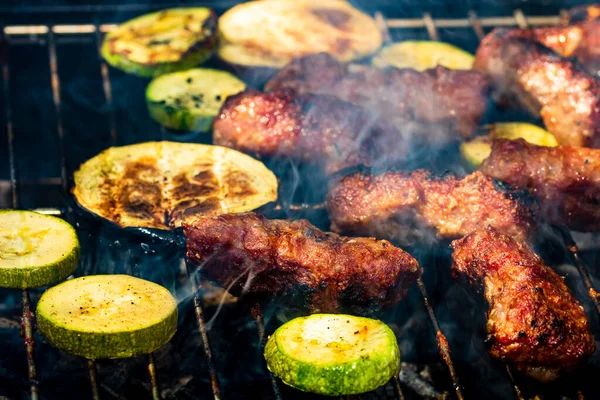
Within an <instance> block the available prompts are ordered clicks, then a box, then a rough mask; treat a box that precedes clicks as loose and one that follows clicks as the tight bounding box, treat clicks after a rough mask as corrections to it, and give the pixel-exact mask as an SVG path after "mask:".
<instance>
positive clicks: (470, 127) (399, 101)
mask: <svg viewBox="0 0 600 400" xmlns="http://www.w3.org/2000/svg"><path fill="white" fill-rule="evenodd" d="M282 88H288V89H293V90H294V91H295V92H297V93H324V94H332V95H335V96H337V97H339V98H340V99H342V100H346V101H349V102H351V103H353V104H356V105H359V106H361V107H364V108H366V109H367V110H369V111H370V112H371V113H373V114H374V115H378V116H381V117H382V118H383V119H385V120H386V121H388V122H390V123H392V124H393V125H394V126H395V127H396V128H397V129H398V130H399V131H400V133H401V134H402V135H403V137H405V138H410V139H414V140H418V141H425V142H428V143H434V144H442V143H445V142H448V141H451V140H456V139H458V138H461V137H462V138H469V137H471V136H472V135H473V134H474V133H475V131H476V128H477V126H478V125H479V122H480V121H481V118H482V117H483V114H484V113H485V108H486V94H487V90H488V86H487V82H486V80H485V78H484V77H483V75H482V74H480V73H478V72H475V71H453V70H449V69H447V68H444V67H438V68H435V69H431V70H427V71H424V72H417V71H414V70H410V69H397V68H386V69H379V68H375V67H369V66H350V67H349V66H347V65H345V64H341V63H340V62H339V61H337V60H336V59H334V58H333V57H332V56H330V55H328V54H325V53H321V54H315V55H310V56H305V57H302V58H297V59H295V60H294V61H292V62H291V63H290V64H288V65H287V66H285V67H284V68H283V69H282V70H281V71H279V73H277V75H275V77H273V78H272V79H271V81H269V82H268V83H267V85H266V87H265V89H266V90H279V89H282Z"/></svg>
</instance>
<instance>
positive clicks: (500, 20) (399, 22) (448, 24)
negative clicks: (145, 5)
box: [4, 10, 563, 36]
mask: <svg viewBox="0 0 600 400" xmlns="http://www.w3.org/2000/svg"><path fill="white" fill-rule="evenodd" d="M517 11H518V12H520V14H519V16H518V17H517V18H519V19H518V20H517V21H516V20H515V15H513V16H510V17H487V18H480V19H479V21H480V24H481V26H482V27H483V28H493V27H502V26H521V23H522V22H525V23H526V25H528V26H541V25H559V24H560V23H561V21H562V20H563V19H561V17H560V16H532V17H527V18H526V17H525V15H524V14H523V12H522V11H520V10H517ZM385 23H386V25H387V27H388V28H393V29H396V28H427V27H428V25H432V26H435V27H437V28H469V27H471V21H470V18H456V19H446V18H437V19H433V18H432V17H431V15H430V14H429V13H425V14H424V17H423V18H410V19H400V18H389V19H385ZM116 27H117V24H101V25H92V24H69V25H54V26H53V27H51V28H49V27H48V26H45V25H10V26H5V27H4V32H5V33H6V35H9V36H36V35H42V36H43V35H48V34H49V33H50V32H53V33H55V34H60V35H77V34H86V33H95V32H97V31H98V30H100V31H101V32H102V33H106V32H110V31H111V30H113V29H115V28H116Z"/></svg>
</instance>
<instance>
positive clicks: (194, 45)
mask: <svg viewBox="0 0 600 400" xmlns="http://www.w3.org/2000/svg"><path fill="white" fill-rule="evenodd" d="M216 29H217V16H216V14H215V13H214V12H213V11H212V10H211V9H209V8H204V7H196V8H173V9H169V10H163V11H158V12H154V13H151V14H147V15H142V16H141V17H137V18H134V19H132V20H130V21H127V22H125V23H123V24H121V25H119V26H117V28H116V29H114V30H113V31H111V32H109V33H108V34H107V35H106V37H105V38H104V42H103V43H102V48H101V53H102V56H103V57H104V59H105V60H106V62H107V63H109V64H110V65H112V66H113V67H116V68H119V69H122V70H123V71H125V72H129V73H132V74H135V75H139V76H144V77H152V76H158V75H161V74H164V73H167V72H173V71H182V70H185V69H188V68H191V67H195V66H197V65H199V64H201V63H202V62H204V61H205V60H207V59H208V58H209V57H210V56H211V55H212V53H213V51H214V47H215V45H216Z"/></svg>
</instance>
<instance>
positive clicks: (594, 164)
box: [480, 139, 600, 232]
mask: <svg viewBox="0 0 600 400" xmlns="http://www.w3.org/2000/svg"><path fill="white" fill-rule="evenodd" d="M480 171H481V172H483V173H484V174H486V175H488V176H491V177H493V178H496V179H500V180H502V181H504V182H507V183H509V184H511V185H514V186H516V187H519V188H521V189H529V190H530V191H531V193H532V194H534V195H535V196H536V197H537V198H538V199H539V202H540V206H541V214H542V216H543V217H544V218H545V219H546V220H548V221H549V222H552V223H554V224H558V225H565V226H567V227H569V228H570V229H574V230H576V231H582V232H594V231H599V230H600V207H599V205H600V149H588V148H584V147H573V146H559V147H544V146H536V145H534V144H531V143H527V142H526V141H524V140H522V139H520V140H516V141H510V140H496V141H494V143H493V145H492V154H491V155H490V156H489V157H488V158H487V159H486V160H485V161H484V162H483V164H482V165H481V168H480Z"/></svg>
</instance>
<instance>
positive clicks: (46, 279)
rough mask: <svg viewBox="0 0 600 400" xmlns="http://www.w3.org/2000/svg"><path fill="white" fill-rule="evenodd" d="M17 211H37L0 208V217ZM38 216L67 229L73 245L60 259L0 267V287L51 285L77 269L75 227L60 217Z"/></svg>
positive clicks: (79, 249) (15, 287) (77, 255)
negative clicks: (40, 263)
mask: <svg viewBox="0 0 600 400" xmlns="http://www.w3.org/2000/svg"><path fill="white" fill-rule="evenodd" d="M17 212H18V213H30V214H35V215H37V213H33V212H31V211H20V210H0V218H3V214H4V215H8V214H11V213H17ZM38 218H43V219H55V220H57V222H58V223H59V224H60V225H61V227H62V228H64V229H67V230H68V232H69V233H70V236H71V240H72V241H73V244H74V246H73V247H72V248H70V249H69V252H68V253H67V254H66V255H64V256H62V258H61V259H60V260H56V261H53V262H50V263H48V264H43V265H35V266H29V267H19V268H12V267H8V268H1V267H0V287H3V288H9V289H27V288H38V287H42V286H47V285H52V284H56V283H58V282H60V281H63V280H65V279H66V278H67V277H69V276H70V275H71V274H73V273H74V272H75V270H76V269H77V266H78V265H79V256H80V252H81V248H80V246H79V239H78V237H77V232H76V231H75V228H73V226H71V225H70V224H69V223H68V222H66V221H63V220H61V219H60V218H56V217H51V216H47V215H38Z"/></svg>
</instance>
